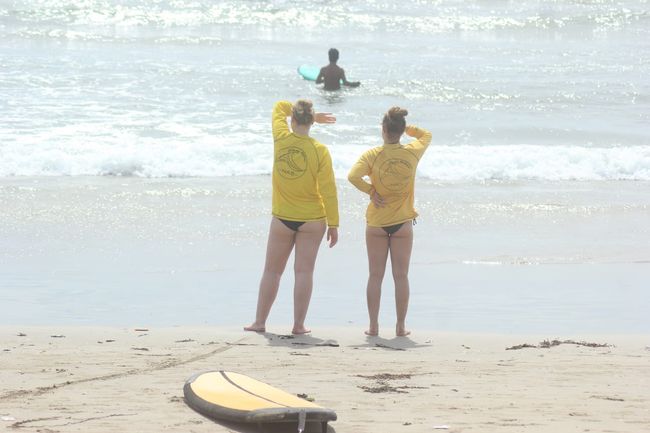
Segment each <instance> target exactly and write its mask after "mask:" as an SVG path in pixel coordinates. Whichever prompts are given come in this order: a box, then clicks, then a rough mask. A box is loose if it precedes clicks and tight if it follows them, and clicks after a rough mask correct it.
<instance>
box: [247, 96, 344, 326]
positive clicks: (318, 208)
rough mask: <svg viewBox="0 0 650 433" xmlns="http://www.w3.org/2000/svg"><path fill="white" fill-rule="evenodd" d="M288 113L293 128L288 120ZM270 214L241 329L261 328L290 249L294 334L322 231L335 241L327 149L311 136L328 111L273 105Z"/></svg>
mask: <svg viewBox="0 0 650 433" xmlns="http://www.w3.org/2000/svg"><path fill="white" fill-rule="evenodd" d="M287 117H291V129H289V125H288V124H287ZM272 121H273V145H274V152H273V153H274V160H273V212H272V213H273V218H272V219H271V227H270V229H269V239H268V243H267V246H266V262H265V265H264V273H263V274H262V279H261V281H260V290H259V295H258V299H257V312H256V315H255V321H254V322H253V323H252V324H251V325H250V326H246V327H245V328H244V329H245V330H246V331H255V332H265V331H266V319H267V317H268V316H269V313H270V311H271V307H272V306H273V302H274V301H275V297H276V295H277V293H278V287H279V285H280V277H281V276H282V273H283V272H284V268H285V266H286V264H287V260H288V259H289V255H290V254H291V251H292V250H293V249H294V247H295V250H296V253H295V264H294V272H295V283H294V289H293V304H294V305H293V309H294V313H293V314H294V318H293V320H294V321H293V330H292V333H293V334H305V333H308V332H310V331H309V329H307V328H305V317H306V316H307V309H308V308H309V301H310V299H311V292H312V286H313V274H314V265H315V262H316V255H317V254H318V247H319V245H320V243H321V241H322V239H323V234H324V233H325V226H326V224H327V226H328V229H327V240H328V241H329V243H330V244H329V246H330V248H331V247H333V246H334V245H335V244H336V242H337V240H338V229H337V227H338V225H339V211H338V200H337V197H336V183H335V181H334V171H333V169H332V158H331V157H330V154H329V151H328V150H327V147H325V146H324V145H323V144H321V143H319V142H318V141H317V140H315V139H314V138H312V137H310V136H309V130H310V128H311V126H312V125H313V124H314V122H316V123H334V122H335V121H336V118H335V117H334V116H332V115H331V114H330V113H315V112H314V110H313V108H312V103H311V102H310V101H306V100H299V101H297V102H296V103H295V105H294V104H291V102H288V101H280V102H277V103H276V104H275V106H274V107H273V120H272Z"/></svg>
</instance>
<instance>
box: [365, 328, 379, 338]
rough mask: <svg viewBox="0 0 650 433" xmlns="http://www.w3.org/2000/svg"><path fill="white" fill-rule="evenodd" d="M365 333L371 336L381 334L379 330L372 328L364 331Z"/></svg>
mask: <svg viewBox="0 0 650 433" xmlns="http://www.w3.org/2000/svg"><path fill="white" fill-rule="evenodd" d="M364 333H365V334H366V335H368V336H370V337H376V336H378V335H379V330H378V329H373V328H370V329H368V330H367V331H364Z"/></svg>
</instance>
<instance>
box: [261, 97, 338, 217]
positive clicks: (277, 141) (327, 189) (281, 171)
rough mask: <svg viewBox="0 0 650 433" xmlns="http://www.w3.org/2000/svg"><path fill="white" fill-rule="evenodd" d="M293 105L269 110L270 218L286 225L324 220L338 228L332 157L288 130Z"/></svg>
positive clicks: (281, 104) (312, 141)
mask: <svg viewBox="0 0 650 433" xmlns="http://www.w3.org/2000/svg"><path fill="white" fill-rule="evenodd" d="M292 107H293V105H292V104H291V102H288V101H280V102H277V103H276V104H275V106H274V107H273V143H274V160H273V215H274V216H276V217H278V218H281V219H286V220H290V221H315V220H322V219H327V225H328V226H329V227H338V225H339V205H338V199H337V196H336V182H335V180H334V170H333V169H332V157H331V156H330V153H329V151H328V150H327V147H325V145H323V144H322V143H320V142H318V141H317V140H315V139H313V138H311V137H309V136H306V135H298V134H295V133H293V132H291V130H290V129H289V125H288V124H287V117H289V116H291V110H292Z"/></svg>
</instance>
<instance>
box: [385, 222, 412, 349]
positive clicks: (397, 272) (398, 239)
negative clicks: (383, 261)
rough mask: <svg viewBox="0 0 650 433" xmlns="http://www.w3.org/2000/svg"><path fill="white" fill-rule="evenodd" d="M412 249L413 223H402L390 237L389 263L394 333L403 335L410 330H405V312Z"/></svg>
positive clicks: (407, 299)
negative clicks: (392, 281)
mask: <svg viewBox="0 0 650 433" xmlns="http://www.w3.org/2000/svg"><path fill="white" fill-rule="evenodd" d="M412 249H413V225H412V224H409V223H408V222H407V223H404V225H403V226H402V227H401V228H400V229H399V230H398V231H396V232H395V233H393V235H392V236H391V237H390V263H391V267H392V268H393V280H394V281H395V307H396V310H397V324H396V326H395V334H396V335H397V336H398V337H405V336H407V335H409V334H410V333H411V332H410V331H407V330H406V325H405V322H406V312H407V311H408V307H409V293H410V287H409V264H410V262H411V250H412Z"/></svg>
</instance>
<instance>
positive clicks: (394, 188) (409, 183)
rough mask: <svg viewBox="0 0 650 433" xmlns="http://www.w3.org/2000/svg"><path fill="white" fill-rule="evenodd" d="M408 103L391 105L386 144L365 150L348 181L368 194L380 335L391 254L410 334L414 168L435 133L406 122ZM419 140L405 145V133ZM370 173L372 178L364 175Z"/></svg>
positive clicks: (373, 317)
mask: <svg viewBox="0 0 650 433" xmlns="http://www.w3.org/2000/svg"><path fill="white" fill-rule="evenodd" d="M407 114H408V111H406V110H405V109H403V108H400V107H392V108H391V109H390V110H388V112H387V113H386V114H385V115H384V118H383V121H382V137H383V140H384V144H383V145H381V146H377V147H375V148H373V149H370V150H368V151H366V152H365V153H364V154H363V155H361V157H360V158H359V160H358V161H357V162H356V163H355V164H354V165H353V166H352V168H351V169H350V173H349V174H348V180H349V181H350V182H351V183H352V184H353V185H354V186H355V187H357V188H358V189H359V190H361V191H363V192H365V193H366V194H368V196H369V198H370V203H369V204H368V208H367V210H366V221H367V225H366V248H367V251H368V265H369V266H368V268H369V275H368V285H367V287H366V297H367V301H368V316H369V318H370V325H369V326H368V330H367V331H366V334H367V335H370V336H375V335H378V334H379V301H380V299H381V284H382V281H383V279H384V273H385V271H386V262H387V260H388V254H390V263H391V268H392V271H393V280H394V282H395V304H396V305H395V306H396V310H397V324H396V326H395V333H396V335H397V336H398V337H404V336H407V335H409V334H410V332H409V331H407V330H406V324H405V322H406V312H407V310H408V304H409V292H410V287H409V279H408V272H409V264H410V261H411V250H412V248H413V224H414V223H415V218H416V217H417V216H418V214H417V212H416V211H415V208H414V207H413V202H414V190H415V170H416V168H417V165H418V162H419V161H420V158H421V157H422V155H423V154H424V152H425V151H426V149H427V147H428V146H429V143H431V133H430V132H429V131H427V130H424V129H421V128H418V127H416V126H411V125H409V126H407V125H406V121H405V119H404V118H405V117H406V115H407ZM404 133H406V135H408V136H410V137H413V138H414V139H415V140H414V141H412V142H410V143H408V144H405V145H402V144H400V138H401V137H402V134H404ZM365 176H368V177H369V178H370V182H368V181H366V180H365V179H364V177H365Z"/></svg>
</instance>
